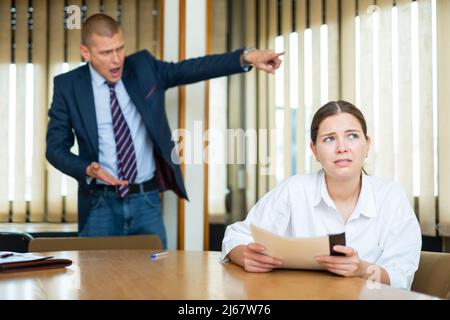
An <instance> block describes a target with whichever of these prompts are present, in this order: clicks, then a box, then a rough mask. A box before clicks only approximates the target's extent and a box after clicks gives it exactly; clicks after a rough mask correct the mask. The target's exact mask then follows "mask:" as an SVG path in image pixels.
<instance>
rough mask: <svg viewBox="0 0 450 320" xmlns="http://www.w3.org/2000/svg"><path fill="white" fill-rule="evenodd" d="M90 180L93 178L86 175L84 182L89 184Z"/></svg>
mask: <svg viewBox="0 0 450 320" xmlns="http://www.w3.org/2000/svg"><path fill="white" fill-rule="evenodd" d="M92 180H94V178H92V177H89V176H86V184H87V185H90V184H91V182H92Z"/></svg>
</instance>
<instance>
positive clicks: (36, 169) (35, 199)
mask: <svg viewBox="0 0 450 320" xmlns="http://www.w3.org/2000/svg"><path fill="white" fill-rule="evenodd" d="M33 12H36V13H37V14H33V40H32V41H33V64H34V79H33V82H34V110H33V160H32V173H33V174H32V176H31V179H32V180H31V201H30V221H31V222H43V221H44V214H45V179H44V176H45V132H46V128H47V126H46V124H47V95H46V92H47V2H46V1H33Z"/></svg>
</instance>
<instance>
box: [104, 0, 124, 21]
mask: <svg viewBox="0 0 450 320" xmlns="http://www.w3.org/2000/svg"><path fill="white" fill-rule="evenodd" d="M122 2H124V1H122ZM125 2H126V1H125ZM117 12H118V8H117V0H103V13H104V14H106V15H108V16H110V17H112V18H113V19H114V20H116V21H117Z"/></svg>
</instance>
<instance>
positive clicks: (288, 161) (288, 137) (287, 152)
mask: <svg viewBox="0 0 450 320" xmlns="http://www.w3.org/2000/svg"><path fill="white" fill-rule="evenodd" d="M281 8H282V9H281V10H282V11H281V22H282V26H281V35H282V36H283V39H284V51H285V54H284V56H283V57H282V59H283V66H282V68H283V69H284V92H283V93H282V94H284V106H283V114H284V121H283V124H284V125H283V128H282V130H283V141H282V144H283V155H284V156H283V169H284V170H283V171H284V178H287V177H290V176H291V175H292V116H291V99H290V96H291V95H290V85H289V83H290V73H291V72H292V70H291V59H292V58H291V50H290V42H289V34H290V33H291V32H292V1H291V0H283V1H282V7H281ZM295 72H296V71H295ZM278 143H279V142H277V144H278Z"/></svg>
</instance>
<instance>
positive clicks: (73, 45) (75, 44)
mask: <svg viewBox="0 0 450 320" xmlns="http://www.w3.org/2000/svg"><path fill="white" fill-rule="evenodd" d="M71 4H72V5H76V6H79V7H81V5H82V1H81V0H72V1H71ZM104 5H105V10H106V8H108V10H110V14H111V16H112V17H113V18H115V19H116V18H117V17H116V12H117V0H111V1H104ZM66 41H67V62H68V64H69V70H74V69H76V68H78V67H79V66H80V63H81V56H80V43H81V30H80V29H69V30H67V39H66ZM71 152H72V153H73V154H78V144H77V141H76V139H75V143H74V146H73V147H72V148H71ZM65 183H66V188H67V189H66V190H67V195H66V199H65V203H64V204H65V208H64V209H65V217H64V218H65V221H68V222H74V221H77V215H78V214H77V207H78V205H77V193H78V183H77V181H76V180H75V179H74V178H72V177H70V176H66V177H65Z"/></svg>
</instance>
